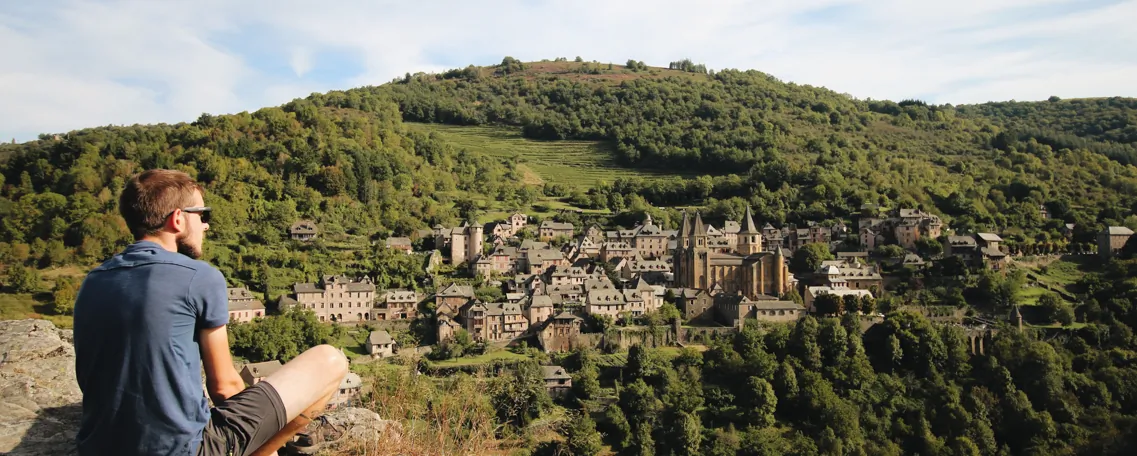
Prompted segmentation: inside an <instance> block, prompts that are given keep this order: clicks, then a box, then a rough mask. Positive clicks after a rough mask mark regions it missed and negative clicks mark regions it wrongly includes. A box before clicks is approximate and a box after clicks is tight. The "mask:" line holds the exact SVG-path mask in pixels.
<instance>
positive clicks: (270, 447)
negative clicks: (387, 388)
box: [253, 345, 348, 456]
mask: <svg viewBox="0 0 1137 456" xmlns="http://www.w3.org/2000/svg"><path fill="white" fill-rule="evenodd" d="M347 371H348V364H347V358H346V357H344V355H343V353H342V352H340V350H339V349H338V348H335V347H333V346H331V345H320V346H316V347H312V348H311V349H309V350H308V351H305V352H304V353H301V354H300V356H297V357H296V358H294V359H293V360H292V361H289V362H288V363H287V364H285V365H284V366H283V367H281V368H280V370H278V371H276V372H275V373H273V374H272V375H270V376H268V378H265V379H264V380H263V381H265V382H268V384H270V385H272V387H273V389H275V390H276V393H277V394H278V395H279V396H280V402H281V403H283V404H284V415H285V422H286V423H288V424H286V425H285V426H284V428H283V429H281V430H280V431H279V432H277V433H276V435H274V436H273V437H272V438H271V439H269V441H268V443H265V444H264V446H262V447H260V448H259V449H257V451H255V452H254V453H253V454H254V455H255V456H267V455H271V454H273V453H274V452H275V451H276V450H278V449H280V448H281V447H283V446H284V444H285V443H288V441H290V440H292V437H293V436H295V435H296V433H298V432H300V431H301V430H303V429H304V427H305V426H307V425H308V423H309V422H311V421H312V419H313V418H315V417H316V416H318V415H319V414H320V413H322V412H323V411H324V408H325V407H326V405H327V403H328V401H330V400H331V399H332V396H333V395H335V393H336V390H337V389H339V386H340V382H342V381H343V378H344V376H346V375H347ZM302 415H303V416H302Z"/></svg>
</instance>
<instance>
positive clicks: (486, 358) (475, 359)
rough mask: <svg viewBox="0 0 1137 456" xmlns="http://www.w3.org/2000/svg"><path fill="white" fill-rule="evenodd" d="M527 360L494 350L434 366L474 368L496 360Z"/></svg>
mask: <svg viewBox="0 0 1137 456" xmlns="http://www.w3.org/2000/svg"><path fill="white" fill-rule="evenodd" d="M527 358H528V356H525V355H519V354H517V353H514V352H511V351H509V350H496V351H491V352H488V353H483V354H480V355H477V356H463V357H461V358H454V359H447V360H444V361H437V362H435V363H434V365H435V366H437V367H456V366H476V365H479V364H488V363H491V362H494V361H496V360H507V361H520V360H524V359H527Z"/></svg>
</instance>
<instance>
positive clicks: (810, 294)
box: [805, 286, 872, 312]
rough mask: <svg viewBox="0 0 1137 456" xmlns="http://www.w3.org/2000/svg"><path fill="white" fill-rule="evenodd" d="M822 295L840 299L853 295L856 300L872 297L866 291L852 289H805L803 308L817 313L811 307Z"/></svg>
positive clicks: (821, 287) (824, 287) (825, 287)
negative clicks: (835, 296)
mask: <svg viewBox="0 0 1137 456" xmlns="http://www.w3.org/2000/svg"><path fill="white" fill-rule="evenodd" d="M823 294H831V295H837V297H840V298H844V297H845V296H848V295H853V296H856V297H857V298H860V297H862V296H868V297H870V298H871V297H872V293H870V292H869V291H868V290H854V289H852V288H842V287H828V286H817V287H805V308H806V309H808V310H809V311H810V312H817V309H816V308H815V307H814V306H813V302H814V301H815V300H817V297H818V296H821V295H823Z"/></svg>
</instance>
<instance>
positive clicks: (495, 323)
mask: <svg viewBox="0 0 1137 456" xmlns="http://www.w3.org/2000/svg"><path fill="white" fill-rule="evenodd" d="M485 328H486V332H485V340H488V341H491V342H508V341H511V340H513V339H516V338H518V337H521V336H523V335H524V334H525V333H526V332H527V331H529V319H528V318H527V317H526V315H525V312H523V311H522V310H521V306H520V305H518V304H509V303H490V304H486V326H485ZM471 334H473V333H471Z"/></svg>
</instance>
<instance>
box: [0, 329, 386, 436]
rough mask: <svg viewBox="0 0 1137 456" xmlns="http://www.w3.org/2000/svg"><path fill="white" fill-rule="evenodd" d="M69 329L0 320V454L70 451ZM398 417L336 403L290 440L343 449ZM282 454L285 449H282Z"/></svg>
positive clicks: (73, 413) (74, 421)
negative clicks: (389, 417) (388, 416)
mask: <svg viewBox="0 0 1137 456" xmlns="http://www.w3.org/2000/svg"><path fill="white" fill-rule="evenodd" d="M73 340H74V339H73V337H72V334H71V331H69V330H61V329H58V328H56V327H55V325H53V324H52V323H51V322H49V321H45V320H9V321H0V454H3V455H11V456H41V455H42V456H48V455H50V456H59V455H73V454H75V449H74V447H75V443H74V439H75V434H76V432H78V430H79V417H80V414H81V412H82V408H81V405H80V403H81V400H82V397H83V395H82V392H81V391H80V390H79V384H78V383H77V382H76V381H75V347H74V345H73V343H74V342H73ZM401 431H402V429H401V428H400V427H399V423H397V422H393V421H388V420H384V419H381V418H380V417H379V415H378V414H376V413H375V412H372V411H370V410H367V409H362V408H355V407H341V408H338V409H335V410H332V411H329V412H327V413H325V414H324V415H322V416H320V417H317V418H316V420H315V421H314V422H312V424H310V425H309V426H308V428H307V429H306V430H305V435H304V436H301V438H299V439H297V440H298V442H295V443H302V445H295V444H290V446H292V447H294V448H295V449H297V450H302V451H305V452H307V451H310V452H313V453H314V452H316V451H342V450H348V451H349V452H350V451H351V450H352V449H356V448H364V447H371V446H374V445H376V444H377V443H379V442H392V441H398V440H399V438H400V436H401V434H402V433H401ZM281 454H282V455H283V454H287V453H286V452H284V451H282V452H281Z"/></svg>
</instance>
